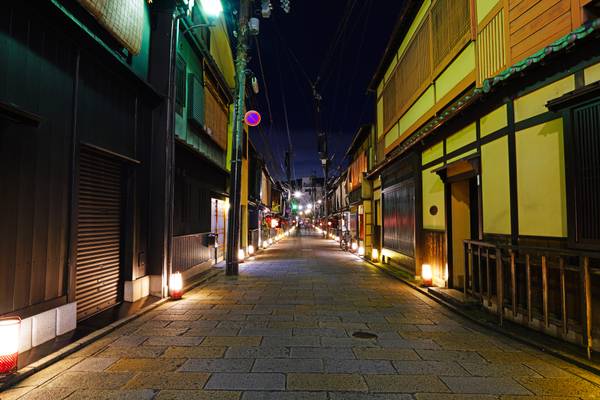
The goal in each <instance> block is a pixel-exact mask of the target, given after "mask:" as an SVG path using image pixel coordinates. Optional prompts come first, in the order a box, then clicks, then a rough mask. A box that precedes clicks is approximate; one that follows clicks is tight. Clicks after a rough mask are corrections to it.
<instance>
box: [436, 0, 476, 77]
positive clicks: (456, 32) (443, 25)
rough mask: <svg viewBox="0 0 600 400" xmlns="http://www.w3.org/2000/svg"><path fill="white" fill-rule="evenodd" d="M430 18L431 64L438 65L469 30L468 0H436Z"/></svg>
mask: <svg viewBox="0 0 600 400" xmlns="http://www.w3.org/2000/svg"><path fill="white" fill-rule="evenodd" d="M431 18H432V21H431V22H432V24H433V64H434V65H435V66H439V65H440V64H442V62H443V61H444V58H446V56H448V55H449V54H450V52H451V51H452V50H453V49H454V48H455V47H456V45H457V44H458V43H459V42H460V41H461V39H463V38H464V37H465V35H466V34H467V33H468V32H469V31H470V28H471V16H470V11H469V0H438V1H437V2H436V3H435V5H434V6H433V8H432V9H431Z"/></svg>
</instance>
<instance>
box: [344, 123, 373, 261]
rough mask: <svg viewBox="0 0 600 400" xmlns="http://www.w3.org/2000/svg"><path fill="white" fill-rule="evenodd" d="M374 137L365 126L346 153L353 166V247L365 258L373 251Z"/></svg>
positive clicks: (350, 189)
mask: <svg viewBox="0 0 600 400" xmlns="http://www.w3.org/2000/svg"><path fill="white" fill-rule="evenodd" d="M373 133H374V131H373V127H372V126H371V125H364V126H361V127H360V128H359V129H358V131H357V132H356V134H355V135H354V138H353V139H352V143H351V144H350V146H349V147H348V150H347V151H346V157H347V158H348V162H349V167H348V175H347V182H346V185H347V189H346V190H347V193H348V204H349V207H350V210H349V211H350V214H349V219H348V227H349V231H350V246H351V248H352V244H353V243H355V244H356V245H355V246H354V247H356V249H357V250H358V249H362V251H361V252H362V253H363V254H365V252H366V253H368V254H370V252H371V249H372V247H373V238H372V228H373V224H372V221H373V201H372V200H373V190H372V184H371V182H370V181H368V180H366V179H365V174H366V173H367V171H368V170H369V164H370V163H371V161H372V160H371V159H372V154H371V151H372V149H373V146H372V142H371V138H372V136H373Z"/></svg>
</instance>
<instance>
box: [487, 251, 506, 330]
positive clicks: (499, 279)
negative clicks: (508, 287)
mask: <svg viewBox="0 0 600 400" xmlns="http://www.w3.org/2000/svg"><path fill="white" fill-rule="evenodd" d="M490 292H491V290H490ZM496 295H497V296H496V297H497V298H498V318H499V320H500V326H502V323H503V322H504V271H503V270H502V251H501V250H500V249H499V248H496Z"/></svg>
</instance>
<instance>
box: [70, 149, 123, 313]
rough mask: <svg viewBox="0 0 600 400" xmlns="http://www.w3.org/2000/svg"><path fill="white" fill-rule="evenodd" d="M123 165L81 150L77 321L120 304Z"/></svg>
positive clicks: (89, 151)
mask: <svg viewBox="0 0 600 400" xmlns="http://www.w3.org/2000/svg"><path fill="white" fill-rule="evenodd" d="M121 201H122V180H121V164H120V163H119V162H118V161H115V160H112V159H110V158H108V157H105V156H103V155H100V154H98V153H95V152H93V151H91V150H87V149H82V151H81V156H80V168H79V201H78V209H79V217H78V221H77V273H76V299H77V319H78V320H81V319H84V318H87V317H89V316H90V315H93V314H96V313H98V312H100V311H102V310H104V309H106V308H109V307H111V306H113V305H115V304H117V302H118V301H119V283H120V277H119V275H120V274H119V273H120V260H121Z"/></svg>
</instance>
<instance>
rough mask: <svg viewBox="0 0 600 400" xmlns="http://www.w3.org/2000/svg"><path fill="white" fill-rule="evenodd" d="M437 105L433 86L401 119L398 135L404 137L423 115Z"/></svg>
mask: <svg viewBox="0 0 600 400" xmlns="http://www.w3.org/2000/svg"><path fill="white" fill-rule="evenodd" d="M434 104H435V90H434V88H433V85H432V86H429V88H428V89H427V90H426V91H425V93H423V94H422V95H421V97H419V99H418V100H417V101H415V103H414V104H413V105H412V106H411V107H410V108H409V109H408V111H406V113H404V115H403V116H402V118H400V130H399V133H398V135H399V136H402V134H403V133H404V132H406V131H407V130H408V128H410V127H411V126H412V125H413V124H414V123H415V122H417V120H418V119H419V118H421V116H422V115H423V114H425V113H426V112H427V111H429V110H430V109H431V107H433V105H434Z"/></svg>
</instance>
